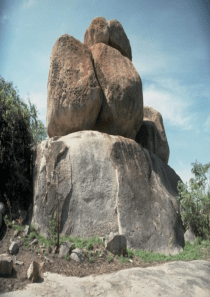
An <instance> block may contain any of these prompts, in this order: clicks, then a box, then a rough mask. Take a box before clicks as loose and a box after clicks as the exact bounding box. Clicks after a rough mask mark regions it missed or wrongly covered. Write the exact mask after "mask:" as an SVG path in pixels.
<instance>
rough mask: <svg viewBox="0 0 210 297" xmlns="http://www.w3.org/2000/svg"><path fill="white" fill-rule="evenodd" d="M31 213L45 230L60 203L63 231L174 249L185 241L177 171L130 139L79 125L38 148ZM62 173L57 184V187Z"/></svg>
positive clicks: (135, 245) (149, 247)
mask: <svg viewBox="0 0 210 297" xmlns="http://www.w3.org/2000/svg"><path fill="white" fill-rule="evenodd" d="M34 148H35V149H34V156H33V162H34V167H33V203H34V205H33V213H32V216H31V218H30V220H29V223H32V224H34V225H35V226H36V227H37V228H39V229H40V232H41V233H42V234H43V235H45V236H47V235H48V234H47V229H48V228H49V221H50V218H52V216H53V214H54V211H56V209H57V198H56V187H57V190H58V199H59V214H60V217H61V223H60V233H61V234H66V235H71V236H80V237H86V238H90V237H93V236H99V237H101V236H106V235H108V234H110V233H111V232H113V233H116V232H117V233H118V234H119V235H121V234H122V235H124V236H125V237H126V240H127V246H128V248H133V249H145V250H152V251H159V252H165V253H166V254H168V253H171V254H176V253H178V252H179V251H181V250H182V249H183V247H184V229H183V226H182V223H181V219H180V213H179V211H180V208H179V203H178V201H177V195H178V193H177V183H178V181H179V180H180V178H179V176H178V175H177V174H176V173H175V171H174V170H173V169H172V168H170V167H169V166H168V165H167V164H166V163H165V162H163V161H162V160H161V159H160V158H158V157H157V156H156V155H155V154H153V153H151V152H149V151H148V150H146V149H143V148H142V146H141V145H140V144H138V143H136V142H135V141H134V140H132V139H127V138H124V137H120V136H112V135H108V134H105V133H100V132H98V131H81V132H76V133H72V134H69V135H66V136H63V137H54V138H51V139H49V140H44V141H42V142H41V143H39V144H38V145H37V146H36V147H34ZM56 180H57V182H58V183H57V186H56Z"/></svg>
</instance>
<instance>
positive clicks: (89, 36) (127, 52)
mask: <svg viewBox="0 0 210 297" xmlns="http://www.w3.org/2000/svg"><path fill="white" fill-rule="evenodd" d="M97 43H104V44H106V45H109V46H111V47H113V48H115V49H117V50H118V51H119V52H120V53H121V54H122V55H123V56H125V57H127V58H128V59H130V60H131V61H132V53H131V46H130V41H129V39H128V37H127V35H126V33H125V31H124V29H123V26H122V25H121V24H120V22H119V21H118V20H109V21H106V19H105V18H103V17H97V18H95V19H93V20H92V22H91V24H90V26H89V27H88V28H87V30H86V32H85V36H84V44H85V45H86V46H87V47H89V48H90V47H91V46H93V45H94V44H97Z"/></svg>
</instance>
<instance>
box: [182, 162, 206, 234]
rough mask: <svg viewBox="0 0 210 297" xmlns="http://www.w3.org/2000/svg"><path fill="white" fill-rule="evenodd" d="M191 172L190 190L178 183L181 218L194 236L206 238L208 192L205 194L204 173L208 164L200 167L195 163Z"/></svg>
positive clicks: (185, 185)
mask: <svg viewBox="0 0 210 297" xmlns="http://www.w3.org/2000/svg"><path fill="white" fill-rule="evenodd" d="M192 165H194V167H193V169H192V170H191V171H192V173H193V174H194V175H195V178H191V179H190V187H191V190H190V191H188V187H187V184H184V183H182V182H180V181H179V182H178V187H177V189H178V192H179V196H178V200H179V201H180V209H181V218H182V221H183V223H184V225H185V227H186V229H188V228H190V229H191V230H192V231H193V232H194V234H195V235H196V236H199V237H202V238H208V237H209V236H210V220H209V218H210V192H208V193H207V194H206V193H205V188H206V180H207V177H206V175H205V174H206V172H207V171H208V169H209V168H210V163H207V164H206V165H204V166H203V165H202V164H200V163H198V162H197V161H196V162H195V163H192Z"/></svg>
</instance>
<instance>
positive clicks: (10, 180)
mask: <svg viewBox="0 0 210 297" xmlns="http://www.w3.org/2000/svg"><path fill="white" fill-rule="evenodd" d="M28 101H29V99H28ZM46 137H47V132H46V128H45V127H44V125H43V124H42V123H41V121H39V120H37V109H36V107H35V105H32V104H31V102H30V101H29V106H28V105H27V104H26V103H25V102H24V101H23V100H21V99H20V97H19V95H18V91H17V90H16V89H15V88H14V87H13V85H12V83H11V82H6V81H5V80H4V79H3V78H2V77H0V175H1V177H2V179H1V187H0V201H2V202H3V203H5V205H6V202H7V199H9V201H10V203H11V206H12V210H13V212H17V210H18V209H19V208H21V209H27V208H28V206H29V204H30V203H31V202H32V201H31V199H32V197H31V191H32V176H31V172H30V167H31V160H32V151H31V147H32V146H33V145H35V144H37V143H38V142H39V141H41V140H43V139H45V138H46Z"/></svg>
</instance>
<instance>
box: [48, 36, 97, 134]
mask: <svg viewBox="0 0 210 297" xmlns="http://www.w3.org/2000/svg"><path fill="white" fill-rule="evenodd" d="M47 92H48V97H47V121H46V122H47V131H48V135H49V137H53V136H62V135H67V134H69V133H72V132H76V131H80V130H88V129H92V127H93V126H94V124H95V122H96V119H97V117H98V114H99V111H100V108H101V103H102V92H101V88H100V86H99V84H98V81H97V79H96V76H95V71H94V67H93V61H92V55H91V52H90V50H89V49H88V48H87V47H86V46H85V45H84V44H82V43H81V42H80V41H79V40H77V39H75V38H74V37H72V36H70V35H67V34H65V35H62V36H60V37H59V38H58V39H57V41H56V43H55V45H54V47H53V50H52V54H51V58H50V70H49V76H48V90H47Z"/></svg>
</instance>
